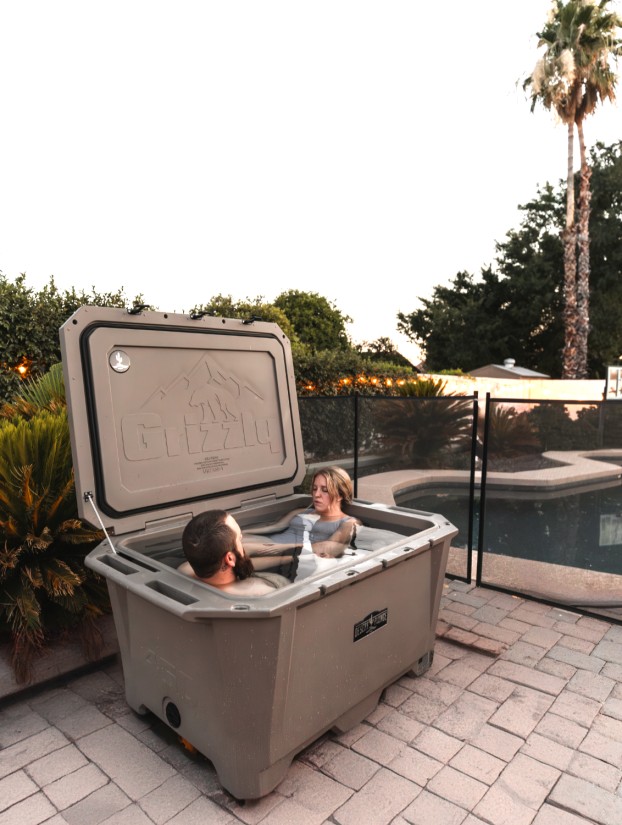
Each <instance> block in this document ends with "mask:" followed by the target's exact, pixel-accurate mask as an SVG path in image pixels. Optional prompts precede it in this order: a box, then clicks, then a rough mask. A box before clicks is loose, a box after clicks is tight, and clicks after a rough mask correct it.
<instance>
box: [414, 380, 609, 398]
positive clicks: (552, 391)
mask: <svg viewBox="0 0 622 825" xmlns="http://www.w3.org/2000/svg"><path fill="white" fill-rule="evenodd" d="M422 377H424V378H433V379H434V380H436V381H438V380H439V379H440V380H442V381H446V382H447V386H446V388H445V392H455V393H461V394H463V395H473V393H474V392H475V391H476V390H477V392H478V394H479V396H480V398H482V399H483V398H485V397H486V393H487V392H489V393H490V395H491V397H492V398H531V399H534V400H547V399H557V400H561V401H602V399H603V396H604V393H605V380H604V379H599V380H589V381H562V380H557V379H554V378H512V379H508V378H475V377H472V376H465V375H429V376H422Z"/></svg>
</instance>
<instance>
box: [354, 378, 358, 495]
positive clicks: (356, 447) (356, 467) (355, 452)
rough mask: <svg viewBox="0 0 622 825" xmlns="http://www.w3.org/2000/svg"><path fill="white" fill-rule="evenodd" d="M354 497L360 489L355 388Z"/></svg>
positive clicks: (356, 391) (355, 391) (355, 394)
mask: <svg viewBox="0 0 622 825" xmlns="http://www.w3.org/2000/svg"><path fill="white" fill-rule="evenodd" d="M353 470H354V498H357V497H358V489H359V391H358V390H354V467H353Z"/></svg>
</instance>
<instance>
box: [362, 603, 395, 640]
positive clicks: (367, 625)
mask: <svg viewBox="0 0 622 825" xmlns="http://www.w3.org/2000/svg"><path fill="white" fill-rule="evenodd" d="M388 616H389V608H388V607H385V608H383V609H382V610H374V611H373V613H369V614H368V615H367V616H365V618H364V619H361V621H360V622H357V623H356V624H355V625H354V641H355V642H358V641H359V639H364V638H365V636H369V634H370V633H373V632H374V631H375V630H378V629H379V628H381V627H384V626H385V624H386V623H387V621H388Z"/></svg>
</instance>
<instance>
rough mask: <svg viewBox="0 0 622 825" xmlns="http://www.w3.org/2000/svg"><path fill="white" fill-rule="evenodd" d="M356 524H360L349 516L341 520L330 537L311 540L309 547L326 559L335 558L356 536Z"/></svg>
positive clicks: (341, 553)
mask: <svg viewBox="0 0 622 825" xmlns="http://www.w3.org/2000/svg"><path fill="white" fill-rule="evenodd" d="M357 524H360V522H359V521H358V520H357V519H354V518H350V519H348V520H347V521H344V522H342V523H341V524H340V525H339V527H338V528H337V529H336V530H335V532H334V533H333V534H332V536H331V537H330V538H328V539H323V540H322V541H314V542H312V544H311V547H312V548H313V552H314V553H315V555H316V556H322V557H323V558H328V559H337V558H340V557H341V556H343V551H344V550H345V549H346V547H349V546H350V544H352V541H353V540H354V539H355V538H356V525H357Z"/></svg>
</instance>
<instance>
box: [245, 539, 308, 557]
mask: <svg viewBox="0 0 622 825" xmlns="http://www.w3.org/2000/svg"><path fill="white" fill-rule="evenodd" d="M242 544H243V546H244V552H245V553H246V555H247V556H251V557H252V558H253V559H255V558H257V556H278V555H281V554H283V553H285V554H287V555H290V556H291V554H292V553H293V552H294V550H300V549H301V548H302V542H297V543H296V542H286V543H284V544H280V543H279V542H276V541H271V540H270V539H269V538H265V539H264V538H262V537H261V536H242Z"/></svg>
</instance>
